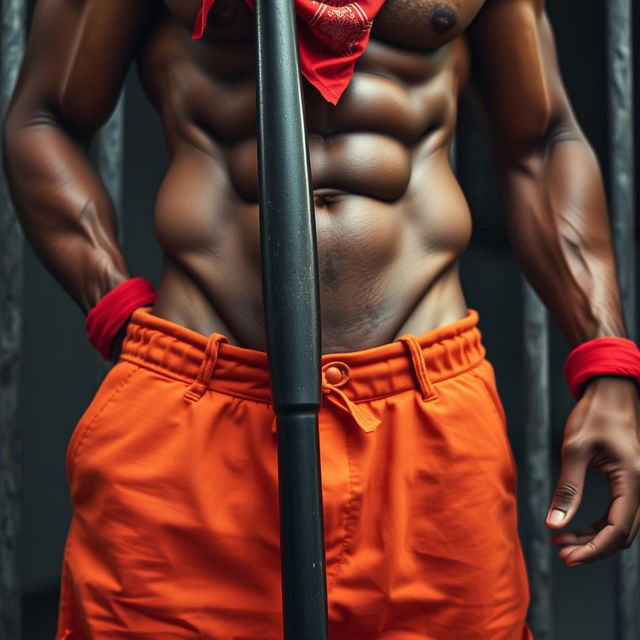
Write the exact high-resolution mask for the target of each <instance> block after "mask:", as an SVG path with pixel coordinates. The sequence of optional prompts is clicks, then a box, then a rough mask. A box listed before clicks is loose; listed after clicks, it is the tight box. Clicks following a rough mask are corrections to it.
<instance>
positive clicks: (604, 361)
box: [564, 336, 640, 400]
mask: <svg viewBox="0 0 640 640" xmlns="http://www.w3.org/2000/svg"><path fill="white" fill-rule="evenodd" d="M564 375H565V377H566V379H567V384H568V385H569V391H570V392H571V395H572V396H573V397H574V398H575V399H576V400H578V399H579V398H580V397H581V396H582V392H583V391H582V385H583V383H584V382H586V381H587V380H588V379H589V378H592V377H593V376H597V375H614V376H626V377H630V378H633V379H634V380H635V381H636V382H637V383H638V384H640V349H638V346H637V345H636V343H635V342H634V341H633V340H629V339H628V338H620V337H616V336H609V337H602V338H594V339H593V340H588V341H587V342H583V343H582V344H580V345H578V346H577V347H576V348H575V349H573V351H571V353H569V355H568V356H567V359H566V361H565V363H564Z"/></svg>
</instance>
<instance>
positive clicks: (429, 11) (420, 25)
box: [164, 0, 486, 50]
mask: <svg viewBox="0 0 640 640" xmlns="http://www.w3.org/2000/svg"><path fill="white" fill-rule="evenodd" d="M164 1H165V4H166V5H167V7H168V9H169V11H170V12H171V13H172V14H173V16H174V17H175V18H176V19H177V20H178V21H179V22H181V23H182V24H184V25H185V27H187V28H188V29H189V30H191V29H192V28H193V25H194V23H195V19H196V15H197V13H198V10H199V9H200V6H201V4H202V2H201V0H164ZM485 1H486V0H386V2H385V3H384V4H383V5H382V8H381V9H380V10H379V12H378V14H377V16H376V18H375V19H374V21H373V28H372V31H371V36H372V37H373V38H377V39H380V40H383V41H385V42H388V43H390V44H394V45H398V46H401V47H406V48H411V49H418V50H432V49H437V48H438V47H441V46H443V45H444V44H446V43H447V42H449V41H450V40H453V39H454V38H455V37H457V36H458V35H460V34H461V33H462V32H463V31H464V30H465V29H466V28H467V27H468V26H469V24H470V23H471V22H472V21H473V19H474V18H475V16H476V15H477V13H478V12H479V11H480V9H481V8H482V6H483V5H484V3H485ZM327 4H333V5H334V6H340V5H343V4H348V1H347V0H345V1H344V2H339V1H338V0H333V1H332V2H328V3H327ZM254 22H255V15H254V12H253V11H252V10H251V9H250V8H249V7H248V6H247V4H246V3H245V2H244V0H215V2H214V5H213V7H212V9H211V11H210V13H209V19H208V23H207V30H206V32H205V38H206V39H210V40H215V41H217V42H246V41H248V40H251V39H252V38H253V34H254Z"/></svg>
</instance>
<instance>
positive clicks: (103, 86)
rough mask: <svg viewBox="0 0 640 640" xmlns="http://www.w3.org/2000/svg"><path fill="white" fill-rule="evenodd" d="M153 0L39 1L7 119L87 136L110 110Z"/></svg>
mask: <svg viewBox="0 0 640 640" xmlns="http://www.w3.org/2000/svg"><path fill="white" fill-rule="evenodd" d="M152 4H153V0H39V1H38V2H37V4H36V7H35V11H34V14H33V20H32V23H31V29H30V31H29V38H28V41H27V46H26V49H25V55H24V58H23V62H22V65H21V68H20V73H19V76H18V80H17V83H16V88H15V91H14V94H13V97H12V101H11V105H10V107H9V111H8V115H7V120H8V122H9V121H13V126H18V127H19V126H24V125H26V124H30V123H31V124H37V123H38V121H39V120H41V119H42V118H47V117H49V118H54V119H55V120H57V121H58V122H59V124H60V125H61V126H64V127H65V128H66V129H67V130H68V131H69V133H71V134H72V135H74V137H77V138H78V139H80V140H83V141H87V140H88V139H90V138H91V136H92V135H93V134H94V133H95V132H96V131H97V129H98V128H99V127H100V126H102V124H104V122H105V121H106V120H107V118H108V117H109V115H110V114H111V112H112V111H113V109H114V107H115V104H116V101H117V99H118V95H119V93H120V89H121V87H122V85H123V83H124V79H125V76H126V72H127V69H128V67H129V64H130V62H131V60H132V58H133V56H134V55H135V51H136V48H137V47H138V46H139V44H140V41H141V39H142V37H143V35H144V33H145V30H146V29H147V28H148V26H149V24H150V18H151V7H152Z"/></svg>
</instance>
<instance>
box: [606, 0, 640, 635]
mask: <svg viewBox="0 0 640 640" xmlns="http://www.w3.org/2000/svg"><path fill="white" fill-rule="evenodd" d="M605 4H606V8H607V36H608V37H607V59H608V71H609V78H608V80H609V82H608V89H609V160H610V162H609V167H610V169H609V202H610V205H611V206H610V210H611V229H612V237H613V244H614V248H615V253H616V266H617V271H618V280H619V282H620V290H621V293H622V304H623V308H624V318H625V325H626V329H627V335H628V337H629V338H631V339H632V340H637V339H638V335H637V326H638V325H637V318H638V317H637V300H636V295H637V293H636V292H637V284H636V273H637V265H636V251H635V242H636V234H635V203H634V190H635V185H634V179H633V178H634V140H635V137H634V135H633V30H632V25H633V15H632V3H631V0H609V1H608V2H606V3H605ZM639 563H640V548H639V547H638V541H637V540H636V541H635V542H634V544H633V545H632V546H631V548H629V549H627V550H626V551H622V552H620V553H618V554H617V556H616V564H615V589H614V593H615V597H616V600H615V603H616V604H615V607H616V624H615V638H616V640H633V639H637V638H638V637H640V617H639V615H638V611H639V607H638V598H639V595H640V585H638V576H639V573H640V572H639V570H638V564H639Z"/></svg>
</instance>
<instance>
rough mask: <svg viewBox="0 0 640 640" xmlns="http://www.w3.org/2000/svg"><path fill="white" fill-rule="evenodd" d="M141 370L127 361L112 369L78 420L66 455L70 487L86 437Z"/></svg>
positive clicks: (119, 362)
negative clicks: (134, 375)
mask: <svg viewBox="0 0 640 640" xmlns="http://www.w3.org/2000/svg"><path fill="white" fill-rule="evenodd" d="M139 368H140V366H139V365H137V364H133V363H131V362H127V361H125V360H120V361H118V362H117V363H116V364H115V365H114V366H113V367H111V369H110V370H109V372H108V373H107V375H106V376H105V378H104V379H103V381H102V383H101V384H100V387H99V388H98V390H97V391H96V394H95V396H94V397H93V400H92V401H91V403H90V404H89V406H88V407H87V409H86V410H85V412H84V413H83V414H82V416H81V417H80V420H78V422H77V424H76V426H75V428H74V429H73V432H72V433H71V437H70V438H69V442H68V444H67V450H66V455H65V466H66V470H67V482H68V483H69V485H71V483H72V480H73V471H74V468H75V463H76V459H77V457H78V453H79V451H80V449H81V447H82V443H83V441H84V439H85V437H86V436H87V434H88V433H89V432H90V431H91V430H92V429H93V428H94V427H95V425H96V422H97V421H98V419H99V418H100V415H101V414H102V412H103V411H104V410H105V409H106V408H107V407H108V406H109V404H110V403H111V402H112V401H113V400H114V399H115V398H116V397H117V396H118V394H119V393H120V392H121V391H122V389H123V388H124V387H125V386H126V385H127V383H128V382H129V381H130V380H131V378H132V376H133V374H134V373H135V372H136V371H137V370H138V369H139Z"/></svg>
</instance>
